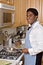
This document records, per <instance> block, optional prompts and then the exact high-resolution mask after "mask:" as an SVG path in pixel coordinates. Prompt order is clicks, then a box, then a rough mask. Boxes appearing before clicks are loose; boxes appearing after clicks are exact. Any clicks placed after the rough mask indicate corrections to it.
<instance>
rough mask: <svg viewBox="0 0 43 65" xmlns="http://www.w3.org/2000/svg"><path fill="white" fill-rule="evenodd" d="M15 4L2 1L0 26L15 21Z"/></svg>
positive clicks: (0, 5)
mask: <svg viewBox="0 0 43 65" xmlns="http://www.w3.org/2000/svg"><path fill="white" fill-rule="evenodd" d="M14 10H15V8H14V6H11V5H7V4H2V3H0V26H6V25H10V24H12V23H13V22H14Z"/></svg>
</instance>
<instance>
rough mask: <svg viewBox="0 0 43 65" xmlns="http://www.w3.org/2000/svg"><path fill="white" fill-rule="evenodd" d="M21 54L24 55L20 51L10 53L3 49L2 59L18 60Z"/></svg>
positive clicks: (0, 56) (0, 52)
mask: <svg viewBox="0 0 43 65" xmlns="http://www.w3.org/2000/svg"><path fill="white" fill-rule="evenodd" d="M21 54H22V53H21V52H20V50H18V49H15V50H14V51H13V52H9V51H7V50H6V49H2V50H1V51H0V58H1V59H10V60H17V59H18V58H19V56H20V55H21Z"/></svg>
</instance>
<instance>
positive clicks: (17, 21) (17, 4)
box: [14, 0, 21, 27]
mask: <svg viewBox="0 0 43 65" xmlns="http://www.w3.org/2000/svg"><path fill="white" fill-rule="evenodd" d="M14 6H15V18H14V19H15V24H14V27H18V26H20V21H21V13H20V8H21V3H20V0H15V1H14Z"/></svg>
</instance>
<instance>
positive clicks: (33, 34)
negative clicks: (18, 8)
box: [22, 8, 43, 65]
mask: <svg viewBox="0 0 43 65" xmlns="http://www.w3.org/2000/svg"><path fill="white" fill-rule="evenodd" d="M37 19H38V11H37V10H36V9H35V8H29V9H27V23H28V24H30V25H31V28H30V29H29V30H27V32H26V39H25V40H26V41H25V48H24V49H23V50H22V52H23V53H24V65H41V58H42V51H43V27H42V26H41V25H40V24H39V21H38V20H37Z"/></svg>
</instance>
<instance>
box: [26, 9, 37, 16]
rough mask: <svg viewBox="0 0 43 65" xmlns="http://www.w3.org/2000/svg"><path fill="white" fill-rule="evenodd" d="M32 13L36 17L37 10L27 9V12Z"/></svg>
mask: <svg viewBox="0 0 43 65" xmlns="http://www.w3.org/2000/svg"><path fill="white" fill-rule="evenodd" d="M29 11H30V12H32V13H33V14H34V15H35V16H38V11H37V9H35V8H29V9H27V12H29Z"/></svg>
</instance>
